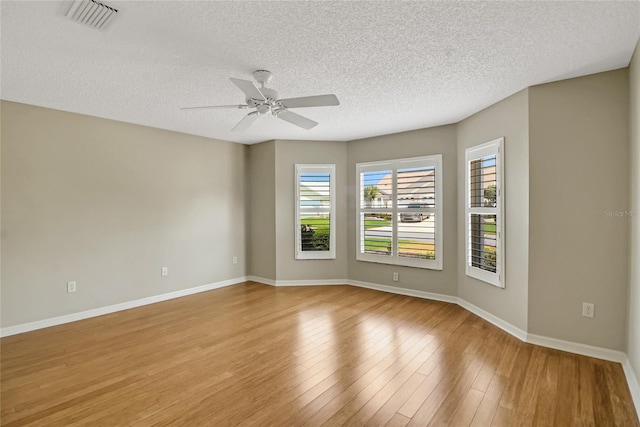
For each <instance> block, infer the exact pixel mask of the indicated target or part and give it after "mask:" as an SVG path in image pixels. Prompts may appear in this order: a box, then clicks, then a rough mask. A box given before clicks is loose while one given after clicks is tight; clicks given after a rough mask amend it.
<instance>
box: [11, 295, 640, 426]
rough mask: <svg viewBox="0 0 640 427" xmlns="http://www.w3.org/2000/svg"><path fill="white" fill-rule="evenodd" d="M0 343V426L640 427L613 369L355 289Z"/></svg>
mask: <svg viewBox="0 0 640 427" xmlns="http://www.w3.org/2000/svg"><path fill="white" fill-rule="evenodd" d="M1 346H2V348H1V350H2V377H1V380H2V400H1V403H2V412H1V416H2V425H6V426H18V425H43V426H68V425H90V426H151V425H170V424H171V425H181V426H206V425H211V426H226V425H246V426H249V425H253V426H271V425H274V426H288V425H295V426H302V425H313V426H317V425H327V426H337V425H354V426H356V425H358V426H359V425H372V426H374V425H375V426H384V425H388V426H404V425H416V426H426V425H453V426H467V425H473V426H481V427H484V426H491V425H501V426H518V427H519V426H525V425H555V426H572V425H591V426H613V425H620V426H639V425H640V423H639V422H638V418H637V415H636V413H635V410H634V408H633V404H632V403H631V397H630V395H629V391H628V388H627V385H626V382H625V379H624V374H623V371H622V368H621V366H620V365H619V364H615V363H610V362H604V361H601V360H596V359H591V358H588V357H582V356H576V355H573V354H569V353H563V352H560V351H555V350H550V349H546V348H542V347H537V346H534V345H530V344H525V343H522V342H520V341H519V340H517V339H516V338H513V337H511V336H510V335H508V334H506V333H505V332H503V331H501V330H499V329H498V328H496V327H494V326H493V325H491V324H489V323H487V322H485V321H484V320H481V319H480V318H478V317H476V316H475V315H473V314H471V313H469V312H467V311H465V310H464V309H462V308H460V307H458V306H456V305H453V304H446V303H441V302H434V301H427V300H421V299H417V298H410V297H403V296H398V295H392V294H387V293H382V292H376V291H370V290H366V289H360V288H355V287H350V286H325V287H303V288H274V287H269V286H264V285H260V284H256V283H251V282H248V283H246V284H242V285H236V286H232V287H228V288H223V289H219V290H215V291H211V292H206V293H201V294H197V295H193V296H189V297H185V298H180V299H176V300H171V301H167V302H163V303H159V304H154V305H150V306H145V307H141V308H136V309H133V310H128V311H124V312H119V313H113V314H110V315H106V316H102V317H98V318H93V319H88V320H83V321H80V322H75V323H70V324H67V325H61V326H57V327H53V328H49V329H43V330H39V331H34V332H30V333H26V334H22V335H16V336H12V337H7V338H3V339H2V340H1Z"/></svg>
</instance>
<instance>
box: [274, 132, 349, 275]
mask: <svg viewBox="0 0 640 427" xmlns="http://www.w3.org/2000/svg"><path fill="white" fill-rule="evenodd" d="M296 163H302V164H306V163H308V164H322V163H328V164H335V165H336V187H335V188H336V194H335V203H336V217H335V218H334V219H335V220H336V224H335V227H336V229H335V232H336V259H333V260H296V259H295V218H294V217H295V164H296ZM275 167H276V195H275V201H276V239H277V250H276V278H277V280H279V281H280V280H329V279H343V280H344V279H346V278H347V260H346V255H347V236H346V228H347V215H346V206H347V190H346V188H347V143H345V142H326V141H281V140H277V141H276V160H275Z"/></svg>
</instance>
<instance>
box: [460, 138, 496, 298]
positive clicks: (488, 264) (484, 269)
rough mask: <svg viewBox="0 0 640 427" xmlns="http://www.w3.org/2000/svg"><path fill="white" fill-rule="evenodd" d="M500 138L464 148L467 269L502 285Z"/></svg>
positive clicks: (470, 273)
mask: <svg viewBox="0 0 640 427" xmlns="http://www.w3.org/2000/svg"><path fill="white" fill-rule="evenodd" d="M503 141H504V139H503V138H500V139H496V140H494V141H490V142H488V143H486V144H482V145H478V146H475V147H471V148H468V149H467V150H466V151H465V163H466V174H465V218H466V231H465V234H466V236H465V237H466V238H465V243H466V273H467V275H469V276H471V277H475V278H476V279H480V280H483V281H485V282H487V283H490V284H492V285H495V286H498V287H504V245H503V243H502V242H503V232H502V230H503V228H504V224H503V222H504V220H503V214H502V212H503V198H502V179H503V178H502V175H503V172H502V171H503V166H502V165H503V161H502V159H503V157H502V146H503Z"/></svg>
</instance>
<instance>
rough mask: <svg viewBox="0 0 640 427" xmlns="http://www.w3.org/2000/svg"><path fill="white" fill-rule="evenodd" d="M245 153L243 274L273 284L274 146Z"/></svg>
mask: <svg viewBox="0 0 640 427" xmlns="http://www.w3.org/2000/svg"><path fill="white" fill-rule="evenodd" d="M247 150H248V151H249V168H248V171H247V172H248V173H249V176H250V178H249V191H248V194H249V198H248V200H247V206H248V211H249V221H248V224H249V227H248V236H249V239H248V247H249V251H248V253H249V260H248V264H247V265H248V268H247V274H249V275H252V276H258V277H262V278H265V279H270V280H276V205H275V199H276V170H275V162H276V143H275V141H268V142H263V143H261V144H254V145H251V146H249V147H247Z"/></svg>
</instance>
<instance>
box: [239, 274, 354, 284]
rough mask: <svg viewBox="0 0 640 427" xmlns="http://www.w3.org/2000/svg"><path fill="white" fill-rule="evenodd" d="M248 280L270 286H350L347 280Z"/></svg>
mask: <svg viewBox="0 0 640 427" xmlns="http://www.w3.org/2000/svg"><path fill="white" fill-rule="evenodd" d="M247 280H251V281H252V282H258V283H262V284H263V285H269V286H327V285H348V284H349V281H348V280H347V279H325V280H322V279H321V280H272V279H267V278H265V277H259V276H248V277H247Z"/></svg>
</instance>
